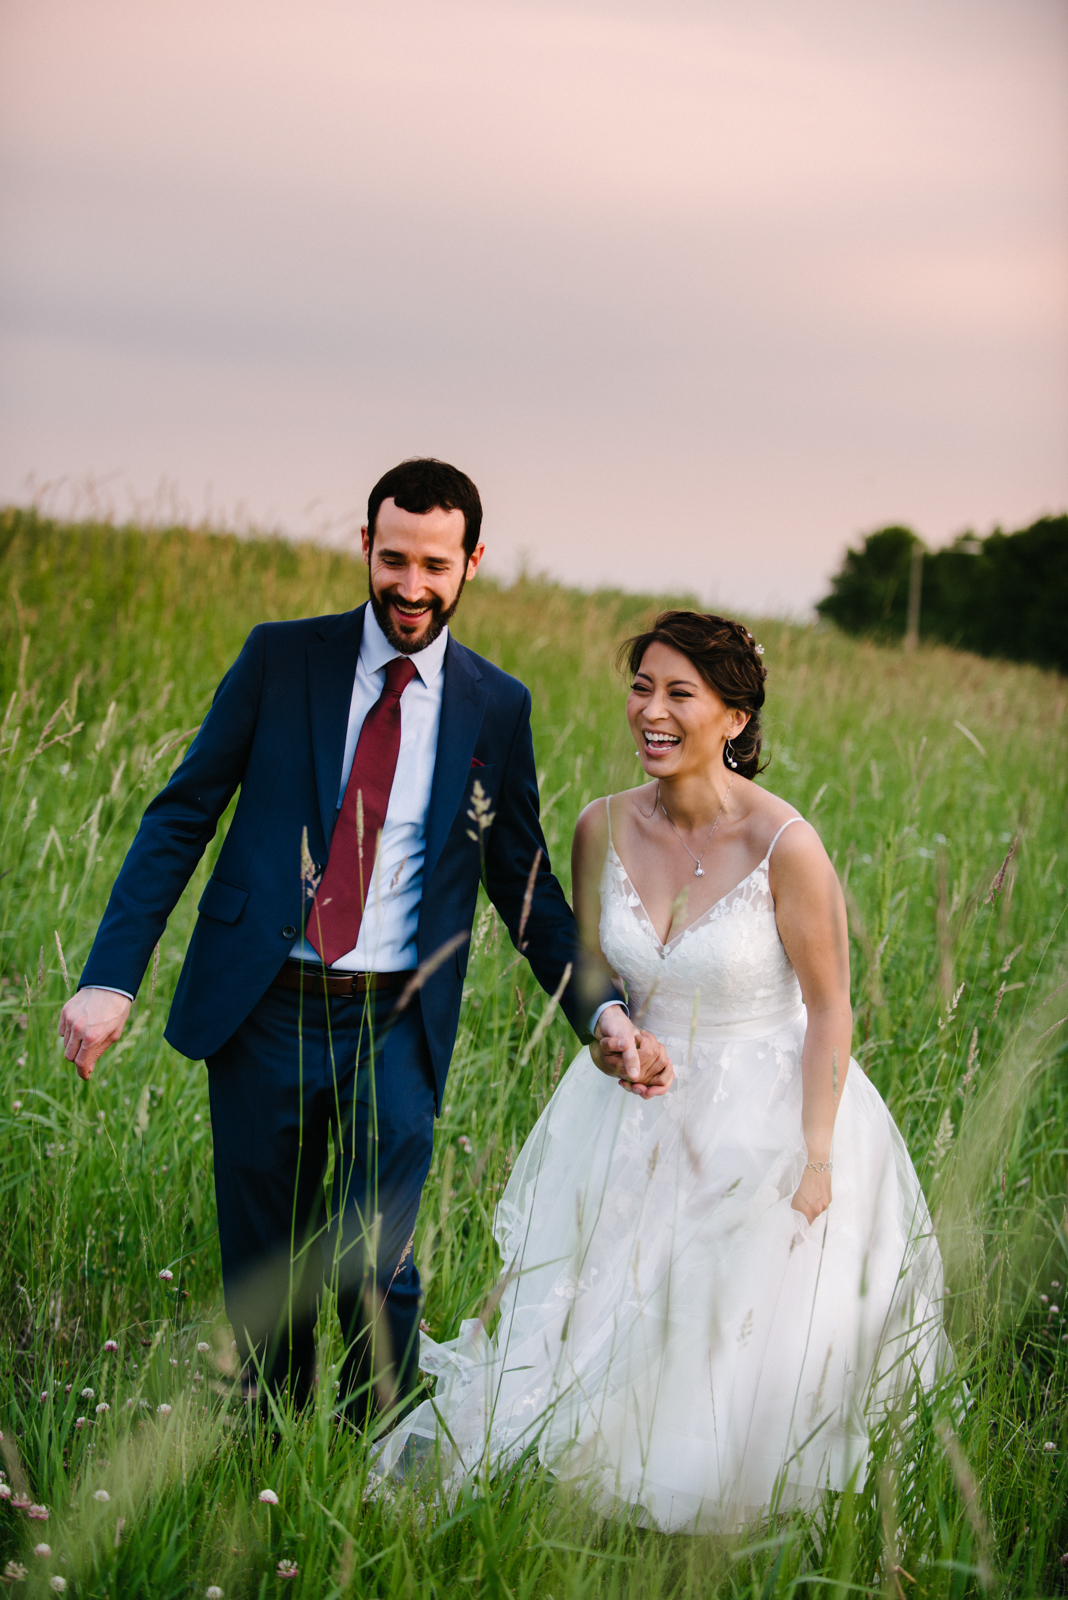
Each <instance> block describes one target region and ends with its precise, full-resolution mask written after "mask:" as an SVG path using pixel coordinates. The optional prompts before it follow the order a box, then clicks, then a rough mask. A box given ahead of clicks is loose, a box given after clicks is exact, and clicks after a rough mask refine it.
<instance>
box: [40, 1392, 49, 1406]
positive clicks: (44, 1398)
mask: <svg viewBox="0 0 1068 1600" xmlns="http://www.w3.org/2000/svg"><path fill="white" fill-rule="evenodd" d="M47 1399H48V1390H47V1389H42V1390H41V1404H42V1405H44V1403H45V1401H46V1400H47Z"/></svg>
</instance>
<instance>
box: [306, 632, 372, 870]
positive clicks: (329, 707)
mask: <svg viewBox="0 0 1068 1600" xmlns="http://www.w3.org/2000/svg"><path fill="white" fill-rule="evenodd" d="M365 609H366V608H365V606H357V608H356V610H355V611H348V612H346V613H345V615H344V616H343V617H340V618H337V619H331V620H330V621H329V622H327V623H324V624H323V626H322V628H321V629H320V635H321V636H320V638H318V639H317V640H316V641H315V643H314V644H311V645H309V646H308V695H309V699H310V705H311V729H312V751H313V754H314V758H315V787H316V790H317V792H318V796H319V813H320V815H321V817H322V822H323V834H324V835H325V838H326V842H327V845H329V843H330V836H331V834H332V833H333V831H334V823H335V822H336V821H337V799H338V794H339V793H340V790H341V767H342V763H343V762H344V759H345V735H346V733H347V732H348V726H349V706H350V704H351V702H352V685H353V683H354V682H355V679H356V664H357V662H358V661H359V659H360V640H361V639H362V638H363V614H364V610H365Z"/></svg>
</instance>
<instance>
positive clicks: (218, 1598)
mask: <svg viewBox="0 0 1068 1600" xmlns="http://www.w3.org/2000/svg"><path fill="white" fill-rule="evenodd" d="M204 1600H223V1592H222V1590H221V1589H220V1588H219V1585H218V1584H217V1583H209V1584H208V1587H207V1588H206V1589H205V1590H204Z"/></svg>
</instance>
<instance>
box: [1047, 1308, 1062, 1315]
mask: <svg viewBox="0 0 1068 1600" xmlns="http://www.w3.org/2000/svg"><path fill="white" fill-rule="evenodd" d="M1049 1314H1050V1316H1051V1317H1059V1316H1060V1314H1061V1308H1060V1306H1050V1308H1049Z"/></svg>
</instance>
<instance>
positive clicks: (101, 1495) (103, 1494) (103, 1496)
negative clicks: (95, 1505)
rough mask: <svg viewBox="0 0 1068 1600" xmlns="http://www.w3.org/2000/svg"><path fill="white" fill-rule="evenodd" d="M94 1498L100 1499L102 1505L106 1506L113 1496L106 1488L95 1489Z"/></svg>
mask: <svg viewBox="0 0 1068 1600" xmlns="http://www.w3.org/2000/svg"><path fill="white" fill-rule="evenodd" d="M93 1499H94V1500H99V1501H100V1504H101V1505H102V1506H106V1505H107V1503H108V1501H109V1500H110V1499H111V1496H110V1495H109V1494H108V1492H107V1490H106V1489H94V1490H93Z"/></svg>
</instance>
